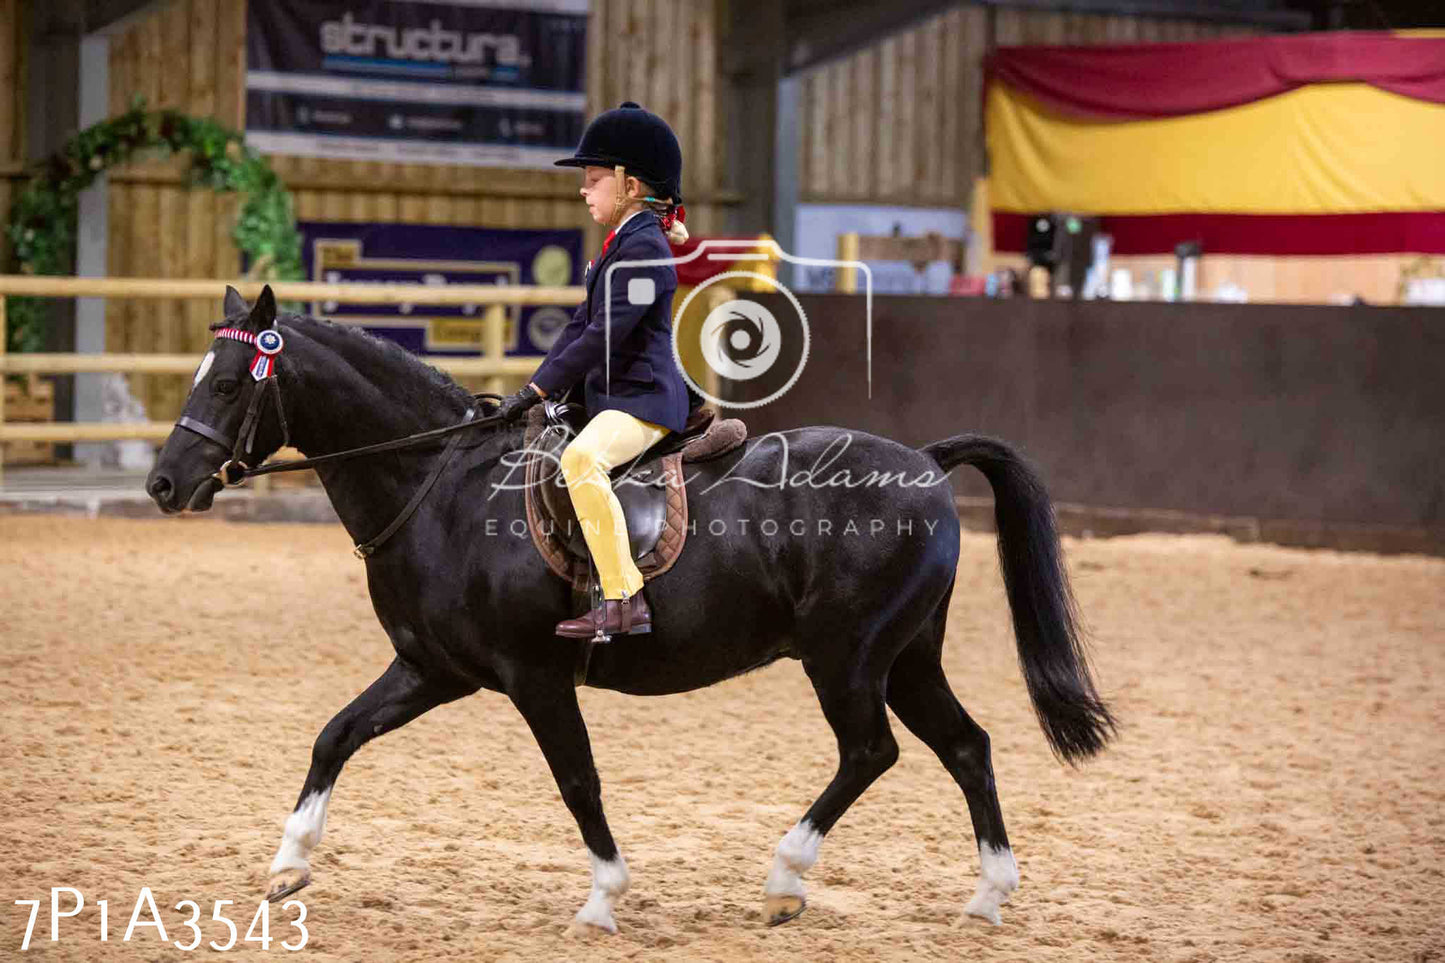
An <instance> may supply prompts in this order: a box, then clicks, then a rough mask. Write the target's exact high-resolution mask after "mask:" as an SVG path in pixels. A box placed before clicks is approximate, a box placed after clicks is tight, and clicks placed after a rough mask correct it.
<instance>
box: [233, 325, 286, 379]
mask: <svg viewBox="0 0 1445 963" xmlns="http://www.w3.org/2000/svg"><path fill="white" fill-rule="evenodd" d="M216 337H218V338H226V339H228V340H231V341H240V342H242V343H244V344H254V345H255V346H256V356H255V357H254V358H252V359H251V377H252V378H255V379H256V380H257V381H264V380H265V379H267V378H269V377H271V376H272V375H274V374H275V373H276V356H277V355H278V354H280V353H281V349H282V348H284V347H286V339H284V338H282V337H281V332H280V331H277V330H276V329H275V328H267V329H266V330H264V331H262V332H261V333H260V334H252V333H251V332H249V331H243V330H242V329H240V328H221V329H220V330H219V331H217V332H216Z"/></svg>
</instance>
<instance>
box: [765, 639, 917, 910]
mask: <svg viewBox="0 0 1445 963" xmlns="http://www.w3.org/2000/svg"><path fill="white" fill-rule="evenodd" d="M863 665H866V660H865V661H864V663H863ZM863 665H858V664H855V665H852V666H847V665H841V664H837V665H830V666H827V667H820V666H816V665H812V664H810V663H809V662H807V661H806V660H805V661H804V663H803V666H804V668H805V669H806V670H807V672H808V678H809V679H811V680H812V682H813V688H814V690H815V691H816V692H817V693H818V701H819V702H821V703H822V705H823V715H824V716H825V717H826V718H827V720H828V724H829V725H831V726H832V727H833V732H834V734H835V735H836V736H837V737H838V772H837V774H836V775H834V777H833V781H832V782H830V783H829V784H828V788H827V789H825V790H823V794H822V795H821V796H819V797H818V800H817V802H815V803H813V806H812V808H810V809H809V810H808V812H807V813H806V814H805V815H804V816H803V818H802V819H800V820H799V821H798V824H797V825H796V826H794V827H793V828H792V829H791V830H789V831H788V834H787V835H786V836H784V837H783V839H782V842H780V843H778V848H777V851H776V853H775V855H774V857H773V868H772V872H770V873H769V874H768V881H767V884H766V885H765V886H764V887H763V918H764V919H765V920H766V921H767V922H768V924H769V925H770V926H776V925H777V924H779V923H786V922H787V921H788V920H790V919H792V918H793V917H795V916H797V915H798V914H799V913H801V912H802V911H803V907H804V906H805V905H807V904H806V900H805V898H804V894H803V874H804V873H806V872H807V871H808V870H809V869H810V868H811V867H812V865H813V864H814V863H815V862H817V859H818V847H819V846H820V845H821V844H822V842H823V837H824V836H825V835H827V833H828V830H830V829H832V828H833V824H834V823H836V822H837V821H838V820H839V819H840V818H842V816H843V813H845V812H846V811H847V810H848V807H849V806H851V805H853V803H854V801H856V800H857V798H858V797H859V796H861V795H863V791H864V790H865V789H867V788H868V787H869V786H870V785H872V784H873V781H874V780H875V779H877V778H878V777H879V776H881V775H883V774H884V773H885V772H887V771H888V768H889V767H890V766H892V765H893V763H894V761H895V760H897V758H898V743H897V742H895V741H894V740H893V733H892V732H891V731H890V730H889V728H888V712H887V710H886V709H885V708H884V705H883V681H882V674H881V673H877V677H869V676H870V675H871V673H870V671H869V670H867V669H866V668H864V667H863Z"/></svg>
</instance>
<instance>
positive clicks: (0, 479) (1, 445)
mask: <svg viewBox="0 0 1445 963" xmlns="http://www.w3.org/2000/svg"><path fill="white" fill-rule="evenodd" d="M4 358H5V295H3V294H0V361H3V360H4ZM4 425H5V366H4V365H3V364H0V427H3V426H4ZM4 487H5V442H3V441H0V489H3V488H4Z"/></svg>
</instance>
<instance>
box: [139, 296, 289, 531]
mask: <svg viewBox="0 0 1445 963" xmlns="http://www.w3.org/2000/svg"><path fill="white" fill-rule="evenodd" d="M225 315H226V316H225V320H224V321H222V322H219V323H217V324H213V325H212V326H211V328H212V330H215V331H216V332H217V336H216V341H215V343H214V344H212V345H211V348H210V350H209V351H208V352H207V353H206V356H205V357H204V358H203V359H201V365H200V367H199V368H197V369H196V375H195V378H194V380H193V381H192V382H191V393H190V396H189V397H187V398H186V405H185V408H184V409H183V410H182V411H181V417H180V419H179V420H177V422H176V427H175V429H174V430H173V431H172V432H171V434H170V437H169V438H167V439H166V443H165V446H164V447H162V448H161V451H160V455H159V456H158V457H157V458H156V463H155V467H154V468H152V469H151V473H150V476H149V477H148V478H146V492H147V493H148V494H149V495H150V496H151V497H152V498H154V499H155V502H156V504H157V505H158V506H160V509H161V511H163V512H165V513H166V514H173V513H175V512H179V511H182V510H185V509H190V510H192V511H205V510H206V509H208V508H210V507H211V501H212V499H214V498H215V496H216V492H218V491H220V490H221V489H222V488H224V487H225V485H226V484H227V483H236V482H239V481H240V472H242V471H244V467H245V466H247V465H249V466H255V465H258V464H260V463H261V462H262V461H264V460H265V459H266V458H267V457H268V456H270V455H271V454H272V453H273V452H274V451H275V450H276V449H277V448H279V447H281V445H282V444H283V443H284V440H285V436H286V429H285V423H284V420H283V418H284V415H283V412H282V410H281V395H280V390H279V388H278V387H277V382H276V381H275V378H274V375H275V373H276V367H277V365H278V363H279V364H285V361H282V360H280V359H281V358H282V355H280V354H277V353H275V352H277V351H279V349H280V347H281V339H280V337H279V334H280V332H279V331H276V329H275V328H274V325H275V321H276V297H275V295H274V294H272V293H271V288H270V286H269V285H268V286H267V287H266V288H265V289H264V290H263V291H262V292H261V295H260V297H258V298H257V299H256V305H255V307H252V306H250V305H248V304H247V303H246V299H245V298H243V297H241V295H240V293H239V292H238V291H236V289H235V288H231V287H228V288H226V301H225ZM237 462H240V463H241V464H239V465H238V464H237Z"/></svg>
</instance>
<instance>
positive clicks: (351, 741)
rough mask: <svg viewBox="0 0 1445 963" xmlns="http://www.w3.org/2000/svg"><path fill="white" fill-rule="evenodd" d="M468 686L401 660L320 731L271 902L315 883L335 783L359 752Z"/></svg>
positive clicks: (275, 870)
mask: <svg viewBox="0 0 1445 963" xmlns="http://www.w3.org/2000/svg"><path fill="white" fill-rule="evenodd" d="M473 691H475V689H469V688H466V687H463V686H459V685H457V684H455V683H451V682H442V681H439V680H437V679H434V678H429V677H427V676H425V675H422V674H421V673H420V672H418V671H417V670H416V669H415V668H414V667H412V666H411V665H409V664H407V663H405V662H403V661H402V660H401V659H399V658H398V659H396V660H394V661H393V662H392V663H391V665H389V666H387V669H386V671H385V672H383V673H382V674H381V677H380V678H379V679H377V680H376V681H375V682H373V683H372V684H371V685H370V686H368V687H367V689H366V691H365V692H363V693H362V694H361V695H359V696H357V697H356V698H355V699H353V700H351V704H350V705H348V706H347V707H346V708H345V709H342V710H341V711H340V712H338V713H337V714H336V716H335V717H334V718H333V719H332V720H331V721H330V722H328V723H327V724H326V728H324V729H322V730H321V735H319V736H317V737H316V744H315V746H314V747H312V750H311V769H310V771H309V772H308V773H307V774H306V785H304V786H303V787H302V788H301V795H300V797H298V798H297V800H296V808H295V809H294V810H293V811H292V813H291V815H290V816H288V817H287V818H286V828H285V831H284V833H283V835H282V837H281V848H280V849H278V850H277V851H276V858H275V859H273V860H272V861H271V881H270V884H269V886H268V887H267V892H266V898H267V899H268V900H277V899H281V898H283V897H285V896H287V895H289V894H291V893H294V892H296V891H297V890H298V889H300V888H301V887H303V886H305V885H306V884H307V883H309V882H311V864H310V859H309V857H310V855H311V851H312V850H313V849H315V848H316V845H317V844H318V843H320V842H321V832H322V830H323V829H324V828H325V826H326V803H327V800H329V799H330V798H331V787H332V786H333V785H335V783H336V777H337V776H338V775H340V774H341V767H342V766H344V765H345V764H346V760H348V759H350V758H351V756H352V754H353V753H354V752H356V750H358V749H360V748H361V747H362V746H364V745H365V744H366V743H368V742H370V741H371V740H372V739H375V738H376V737H377V736H379V735H381V734H382V733H385V732H390V731H391V730H393V729H396V728H398V727H400V726H404V725H406V724H407V723H408V722H410V721H411V720H413V719H415V718H416V717H417V716H419V715H421V714H422V713H423V712H426V711H427V710H428V709H431V708H434V707H435V706H439V705H441V704H442V703H443V702H450V701H452V700H453V699H459V698H461V697H462V696H464V695H468V694H470V693H471V692H473Z"/></svg>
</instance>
